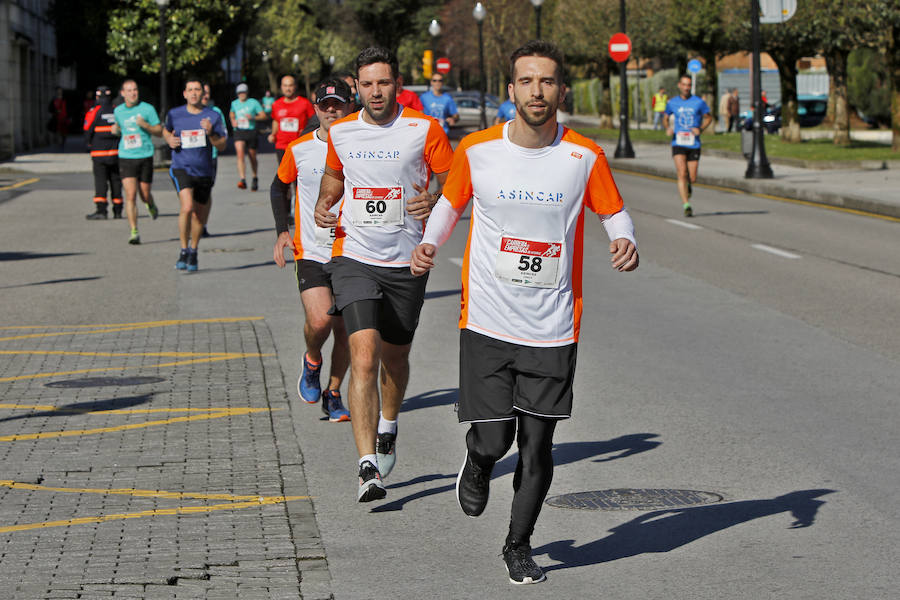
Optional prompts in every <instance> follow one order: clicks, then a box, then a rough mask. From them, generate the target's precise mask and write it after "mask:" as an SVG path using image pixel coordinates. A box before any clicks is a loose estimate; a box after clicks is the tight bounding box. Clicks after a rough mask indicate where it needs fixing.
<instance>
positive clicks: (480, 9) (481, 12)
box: [472, 2, 487, 129]
mask: <svg viewBox="0 0 900 600" xmlns="http://www.w3.org/2000/svg"><path fill="white" fill-rule="evenodd" d="M472 16H473V17H475V21H476V22H477V23H478V68H479V70H480V72H481V77H480V79H481V85H479V86H478V91H479V92H481V128H482V129H487V114H485V111H484V84H485V81H484V38H483V37H482V32H481V29H482V25H483V22H484V17H485V16H487V11H486V10H485V8H484V5H483V4H481V2H478V3H477V4H475V9H474V10H473V11H472Z"/></svg>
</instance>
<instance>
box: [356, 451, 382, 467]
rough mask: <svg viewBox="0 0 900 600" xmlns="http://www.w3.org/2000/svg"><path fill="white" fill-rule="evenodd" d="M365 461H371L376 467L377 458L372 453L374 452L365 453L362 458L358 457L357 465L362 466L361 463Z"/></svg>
mask: <svg viewBox="0 0 900 600" xmlns="http://www.w3.org/2000/svg"><path fill="white" fill-rule="evenodd" d="M366 461H369V462H370V463H372V464H373V465H374V466H376V467H377V466H378V459H376V458H375V455H374V454H366V455H365V456H363V457H362V458H360V459H359V466H362V464H363V463H364V462H366Z"/></svg>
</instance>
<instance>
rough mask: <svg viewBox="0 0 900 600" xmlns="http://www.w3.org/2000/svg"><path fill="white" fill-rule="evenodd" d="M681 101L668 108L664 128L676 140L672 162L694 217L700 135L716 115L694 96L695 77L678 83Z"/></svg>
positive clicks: (689, 213)
mask: <svg viewBox="0 0 900 600" xmlns="http://www.w3.org/2000/svg"><path fill="white" fill-rule="evenodd" d="M678 93H679V95H678V97H677V98H672V99H671V100H669V102H668V104H666V116H665V120H664V125H665V127H666V133H667V134H668V135H671V136H672V159H673V160H674V161H675V171H676V172H677V173H678V193H679V194H680V195H681V202H682V204H683V206H684V216H686V217H691V216H693V215H694V209H693V207H691V202H690V199H691V194H692V193H693V189H692V186H691V184H692V183H696V181H697V167H698V166H699V165H700V133H701V132H702V131H703V130H704V129H706V128H707V127H709V124H710V123H711V122H712V115H711V114H710V113H709V106H707V104H706V102H704V101H703V99H702V98H700V97H698V96H693V95H691V76H690V75H682V76H681V78H680V79H679V80H678Z"/></svg>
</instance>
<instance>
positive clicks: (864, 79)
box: [847, 48, 891, 122]
mask: <svg viewBox="0 0 900 600" xmlns="http://www.w3.org/2000/svg"><path fill="white" fill-rule="evenodd" d="M847 98H848V100H849V101H850V104H851V105H853V106H854V107H855V108H856V109H857V110H859V111H860V112H862V113H863V114H864V115H866V116H867V117H871V118H873V119H875V120H877V121H879V122H890V119H891V90H890V80H889V79H888V73H887V63H886V61H885V56H884V54H882V53H881V52H879V51H877V50H873V49H871V48H858V49H856V50H854V51H853V52H851V53H850V57H849V59H848V61H847Z"/></svg>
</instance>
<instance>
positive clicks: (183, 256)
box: [175, 250, 191, 271]
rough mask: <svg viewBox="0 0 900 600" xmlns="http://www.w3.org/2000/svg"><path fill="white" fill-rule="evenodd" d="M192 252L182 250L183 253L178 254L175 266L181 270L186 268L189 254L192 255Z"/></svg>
mask: <svg viewBox="0 0 900 600" xmlns="http://www.w3.org/2000/svg"><path fill="white" fill-rule="evenodd" d="M190 254H191V253H190V252H188V251H187V250H182V251H181V253H180V254H179V255H178V262H177V263H175V268H176V269H178V270H179V271H184V270H186V269H187V266H188V256H190Z"/></svg>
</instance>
